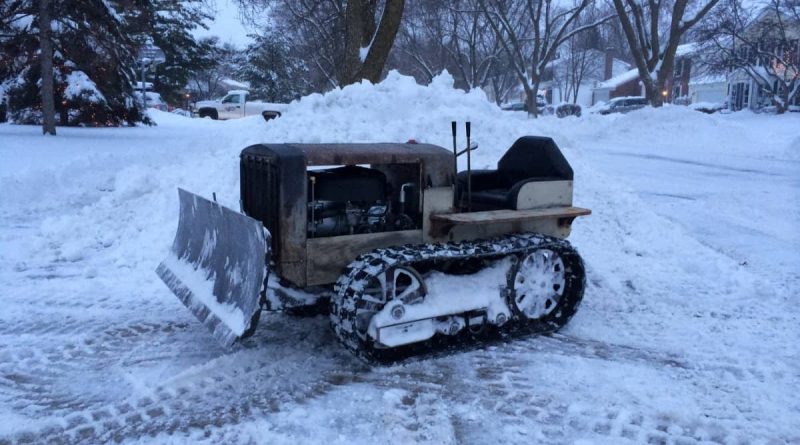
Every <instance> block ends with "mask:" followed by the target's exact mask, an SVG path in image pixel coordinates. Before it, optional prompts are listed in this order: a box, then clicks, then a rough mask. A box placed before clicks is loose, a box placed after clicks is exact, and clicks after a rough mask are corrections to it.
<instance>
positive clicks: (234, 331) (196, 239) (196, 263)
mask: <svg viewBox="0 0 800 445" xmlns="http://www.w3.org/2000/svg"><path fill="white" fill-rule="evenodd" d="M178 197H179V198H180V220H179V221H178V231H177V233H176V234H175V241H174V242H173V243H172V250H171V252H170V254H169V255H168V256H167V258H166V259H164V261H162V262H161V264H159V265H158V268H157V269H156V273H157V274H158V276H159V277H161V279H162V280H163V281H164V283H166V285H167V287H169V288H170V290H172V292H173V293H174V294H175V296H177V297H178V299H179V300H181V302H182V303H183V304H184V305H186V307H188V308H189V310H190V311H192V313H193V314H194V315H195V316H196V317H197V318H198V319H199V320H200V321H201V322H202V323H203V324H205V325H206V327H208V329H209V330H210V331H211V333H212V334H213V335H214V337H215V338H216V339H217V340H218V341H219V342H220V343H221V344H222V345H223V346H225V347H228V346H231V345H232V344H233V343H234V342H235V341H236V340H237V339H239V338H241V337H242V336H243V335H244V334H245V333H248V334H249V333H252V331H253V329H254V328H255V326H254V325H253V326H251V324H252V323H256V322H257V321H258V314H259V311H260V310H261V295H262V292H264V291H265V284H266V280H267V274H268V273H269V271H268V269H267V268H268V265H269V253H270V252H269V246H270V235H269V232H268V231H267V229H266V228H264V226H263V225H262V224H261V222H260V221H257V220H255V219H253V218H250V217H249V216H246V215H243V214H241V213H238V212H234V211H233V210H231V209H228V208H226V207H223V206H221V205H219V204H217V203H216V202H212V201H209V200H207V199H205V198H202V197H200V196H197V195H195V194H193V193H190V192H187V191H186V190H183V189H178Z"/></svg>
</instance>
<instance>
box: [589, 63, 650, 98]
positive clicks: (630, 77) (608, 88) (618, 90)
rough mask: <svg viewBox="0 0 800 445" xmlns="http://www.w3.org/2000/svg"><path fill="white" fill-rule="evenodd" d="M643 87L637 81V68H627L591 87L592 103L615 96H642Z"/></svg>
mask: <svg viewBox="0 0 800 445" xmlns="http://www.w3.org/2000/svg"><path fill="white" fill-rule="evenodd" d="M643 95H644V87H643V86H642V82H640V81H639V70H637V69H636V68H633V69H629V70H628V71H625V72H624V73H622V74H619V75H618V76H614V77H612V78H610V79H608V80H605V81H603V82H600V83H598V84H597V86H595V87H594V89H592V105H594V104H597V103H600V102H608V101H609V100H611V99H613V98H615V97H624V96H643Z"/></svg>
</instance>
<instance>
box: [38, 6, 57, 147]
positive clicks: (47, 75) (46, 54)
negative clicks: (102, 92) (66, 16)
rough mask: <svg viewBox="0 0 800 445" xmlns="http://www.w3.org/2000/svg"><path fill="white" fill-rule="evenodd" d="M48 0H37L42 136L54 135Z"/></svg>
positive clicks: (54, 119)
mask: <svg viewBox="0 0 800 445" xmlns="http://www.w3.org/2000/svg"><path fill="white" fill-rule="evenodd" d="M50 34H51V30H50V0H39V45H40V49H41V54H40V58H41V64H42V65H41V68H42V88H41V96H42V134H49V135H53V136H55V135H56V108H55V99H54V91H53V41H52V40H51V39H50Z"/></svg>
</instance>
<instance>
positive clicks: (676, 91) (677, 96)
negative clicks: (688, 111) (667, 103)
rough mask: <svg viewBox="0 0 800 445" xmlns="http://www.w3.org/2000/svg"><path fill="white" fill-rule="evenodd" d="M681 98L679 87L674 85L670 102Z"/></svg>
mask: <svg viewBox="0 0 800 445" xmlns="http://www.w3.org/2000/svg"><path fill="white" fill-rule="evenodd" d="M680 98H681V85H680V84H678V85H675V86H674V87H673V88H672V101H673V102H675V101H676V100H677V99H680Z"/></svg>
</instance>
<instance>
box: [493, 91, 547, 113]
mask: <svg viewBox="0 0 800 445" xmlns="http://www.w3.org/2000/svg"><path fill="white" fill-rule="evenodd" d="M501 109H502V110H505V111H528V104H526V103H525V102H514V103H510V104H506V105H503V106H502V107H501ZM536 109H537V110H538V112H539V114H553V107H552V106H551V105H547V101H546V100H545V98H544V96H543V95H541V94H539V95H537V96H536Z"/></svg>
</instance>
